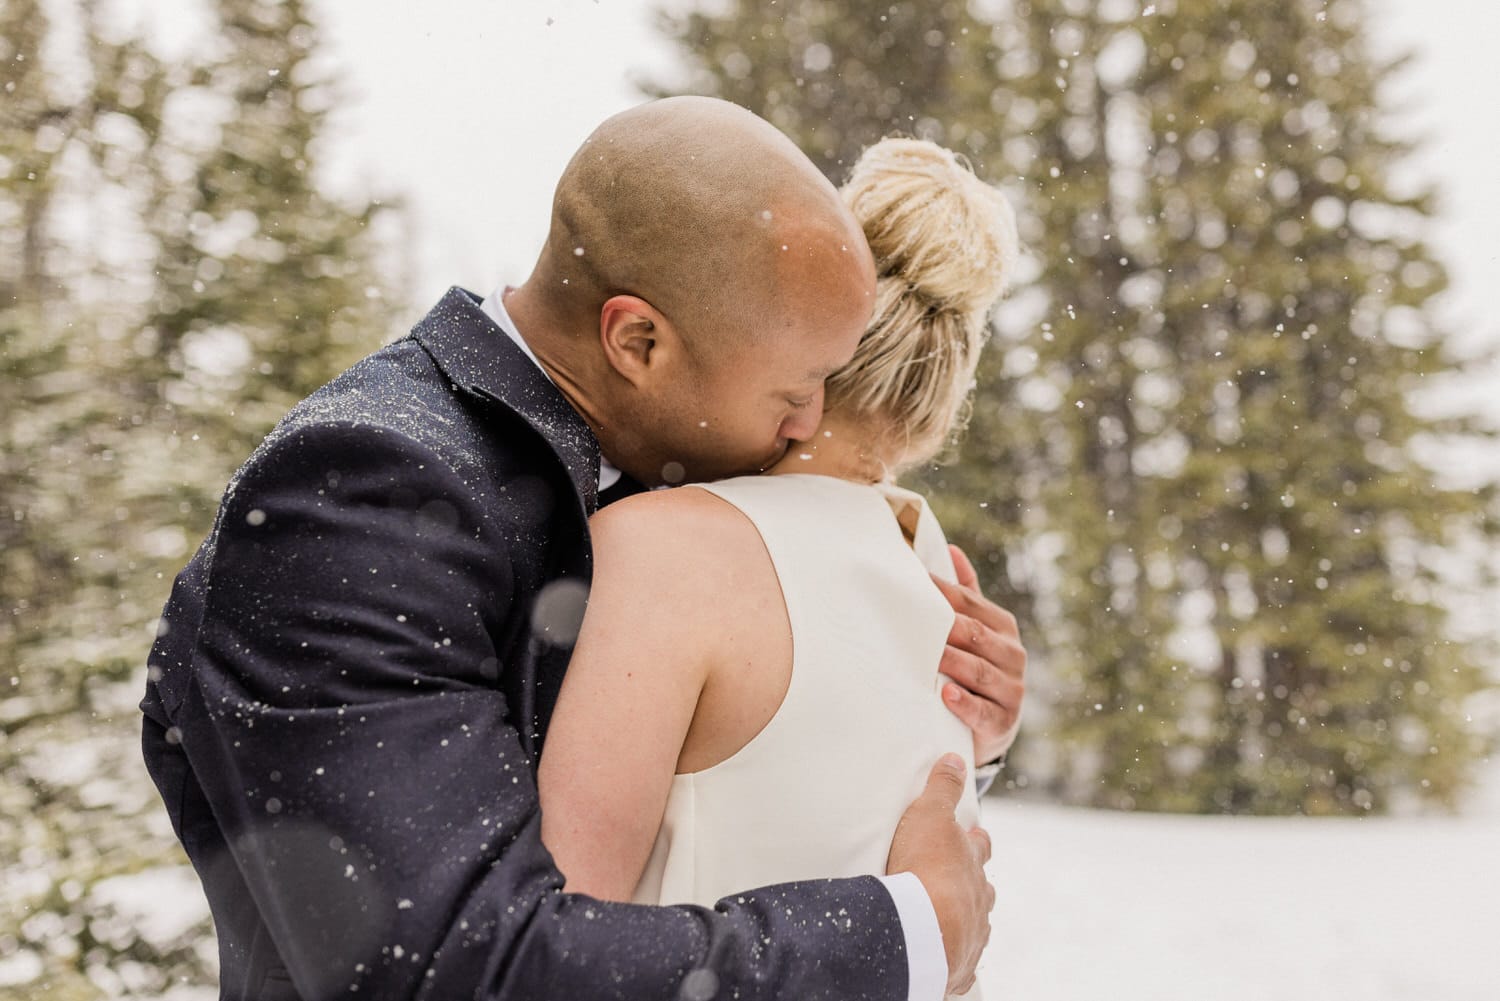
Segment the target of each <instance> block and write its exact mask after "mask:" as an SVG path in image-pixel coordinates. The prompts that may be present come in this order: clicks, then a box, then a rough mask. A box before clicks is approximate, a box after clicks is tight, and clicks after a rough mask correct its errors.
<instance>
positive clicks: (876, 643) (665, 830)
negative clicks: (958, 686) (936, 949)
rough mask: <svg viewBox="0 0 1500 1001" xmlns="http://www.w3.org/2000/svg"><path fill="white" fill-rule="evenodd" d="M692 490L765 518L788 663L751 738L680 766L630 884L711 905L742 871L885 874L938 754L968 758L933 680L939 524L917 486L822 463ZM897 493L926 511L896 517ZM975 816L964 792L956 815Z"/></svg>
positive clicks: (967, 819)
mask: <svg viewBox="0 0 1500 1001" xmlns="http://www.w3.org/2000/svg"><path fill="white" fill-rule="evenodd" d="M698 489H703V490H707V491H709V492H711V493H713V494H714V495H715V496H717V497H719V498H721V499H722V500H724V501H725V502H727V503H728V504H731V505H733V506H734V507H735V508H737V509H738V510H739V511H740V512H741V513H742V514H743V515H744V516H745V517H746V518H748V519H749V521H750V522H751V523H752V524H753V525H754V526H755V528H756V530H757V531H758V532H759V533H760V537H761V540H762V541H763V542H764V544H765V548H766V553H767V554H768V556H769V558H770V562H771V564H772V567H773V568H774V571H775V575H776V578H777V580H778V581H779V582H780V586H781V592H782V598H783V600H784V602H785V606H786V614H787V618H788V621H789V624H790V626H791V637H792V669H791V678H790V682H789V684H788V686H787V690H786V695H785V697H784V699H783V700H782V703H781V706H780V708H779V709H777V710H776V712H775V714H774V715H773V716H772V718H771V719H770V721H769V722H768V723H767V724H766V725H765V727H764V729H762V730H761V731H760V733H759V734H757V735H756V736H755V737H754V738H752V739H751V740H750V741H749V743H747V744H746V745H745V746H744V747H742V748H741V749H740V750H739V751H737V752H736V753H734V754H733V755H731V756H730V757H728V758H727V759H725V760H723V761H720V762H719V763H718V764H715V765H713V766H711V767H708V768H705V769H703V770H701V771H696V772H692V773H690V774H681V775H677V776H675V777H674V778H673V780H672V787H671V791H670V793H669V795H668V799H667V804H666V811H665V814H664V816H663V819H662V824H661V829H660V832H659V833H658V835H657V838H656V842H655V844H654V846H653V847H652V850H651V855H650V858H649V861H648V862H647V865H646V869H645V872H644V874H643V876H642V879H641V882H640V884H639V886H638V887H637V889H636V892H635V895H634V899H635V900H637V901H638V902H642V903H699V904H705V905H712V904H713V902H714V901H716V900H718V899H719V898H721V897H723V896H726V895H729V894H732V893H734V892H736V891H739V890H742V889H744V888H745V887H747V886H761V885H766V884H770V883H780V882H788V881H792V880H799V879H817V878H829V877H838V876H845V875H859V874H865V873H871V874H878V873H883V872H884V871H885V866H886V856H887V853H888V851H889V849H890V843H891V835H892V832H893V831H894V830H895V827H896V823H897V821H898V820H899V819H900V817H901V815H902V813H903V812H904V811H905V809H906V807H907V806H908V804H910V802H911V801H912V799H913V798H915V796H916V795H917V794H918V793H919V792H920V791H921V789H922V785H923V781H924V780H925V778H926V775H927V772H928V769H929V768H930V767H931V763H932V761H934V760H936V758H938V757H939V756H940V755H942V754H943V753H944V752H948V751H953V752H956V753H958V754H960V755H961V756H962V757H963V758H964V760H965V761H966V762H967V763H968V765H969V766H970V768H971V769H972V766H973V754H972V736H971V734H970V732H969V731H968V729H967V728H966V727H965V726H964V725H963V724H962V723H960V722H959V721H958V720H957V719H956V718H955V717H954V716H953V715H952V713H950V712H949V711H948V710H947V709H946V708H945V707H944V705H943V704H942V701H941V699H940V697H939V694H938V692H939V688H940V685H941V679H940V677H939V675H938V673H937V667H938V662H939V660H940V658H941V656H942V653H943V647H944V644H945V642H946V640H947V637H948V633H949V631H950V629H951V628H952V625H953V610H952V608H951V607H950V606H949V605H948V603H947V601H945V600H944V598H943V596H942V595H941V593H939V592H938V590H937V588H936V587H934V586H933V584H932V581H931V580H930V579H929V571H930V570H931V571H933V572H939V573H940V574H942V575H944V576H947V577H950V578H951V576H952V566H951V561H949V559H948V555H947V550H946V547H945V546H944V544H943V541H942V538H941V532H940V530H939V529H938V528H937V525H936V522H935V521H934V520H933V519H932V517H931V515H930V514H929V513H927V512H926V511H925V508H924V507H922V506H921V504H920V501H919V500H918V499H917V498H916V496H915V495H913V494H908V493H906V492H904V491H896V490H894V489H893V488H884V487H877V486H869V485H862V484H858V483H853V482H850V481H846V480H841V479H835V478H832V477H827V476H809V475H778V476H760V477H743V478H739V479H734V480H726V481H722V482H719V483H713V484H705V485H701V486H700V487H699V488H698ZM913 505H915V507H913ZM898 508H901V509H904V510H906V511H907V512H909V513H910V514H913V515H915V514H917V513H918V512H920V514H921V518H920V521H919V522H918V521H914V520H913V519H911V518H903V519H902V520H901V521H898V518H897V509H898ZM903 522H904V523H905V524H906V525H907V526H908V528H909V530H910V531H911V532H912V534H914V536H915V538H914V540H913V541H911V542H909V541H908V539H907V536H906V533H905V532H904V531H903V527H902V526H903ZM914 546H915V549H914ZM918 551H920V552H922V553H923V554H924V556H925V558H926V559H927V561H928V562H927V564H924V562H923V558H919V556H918V555H917V552H918ZM756 667H757V665H754V664H752V665H750V669H756ZM775 667H776V665H766V669H774V668H775ZM977 815H978V806H977V799H976V797H975V796H974V795H973V794H972V792H971V793H970V794H968V795H967V796H966V797H965V799H964V801H963V802H962V803H961V804H960V809H959V820H960V822H961V823H962V824H963V825H964V826H965V827H969V826H973V825H974V824H976V823H977Z"/></svg>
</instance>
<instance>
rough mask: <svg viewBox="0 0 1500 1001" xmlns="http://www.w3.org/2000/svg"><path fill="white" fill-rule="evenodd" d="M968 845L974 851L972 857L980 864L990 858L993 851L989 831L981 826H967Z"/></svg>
mask: <svg viewBox="0 0 1500 1001" xmlns="http://www.w3.org/2000/svg"><path fill="white" fill-rule="evenodd" d="M969 847H970V848H972V849H973V851H974V858H975V859H977V860H978V862H979V864H980V865H984V864H985V863H986V862H988V861H989V860H990V855H991V854H992V853H993V852H994V845H993V843H992V842H991V841H990V832H989V831H986V830H985V829H984V828H983V827H971V828H969Z"/></svg>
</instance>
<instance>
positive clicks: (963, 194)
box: [843, 138, 1020, 313]
mask: <svg viewBox="0 0 1500 1001" xmlns="http://www.w3.org/2000/svg"><path fill="white" fill-rule="evenodd" d="M843 192H844V199H845V201H846V202H847V203H848V205H849V207H850V209H851V210H852V211H853V212H854V215H855V216H856V218H858V219H859V220H860V223H861V224H862V225H863V227H864V230H865V236H866V238H867V239H868V240H869V242H870V250H871V251H872V252H873V253H874V255H875V265H876V267H877V268H878V269H879V271H880V273H881V274H882V275H889V276H893V277H900V278H903V279H905V280H906V281H907V282H908V283H909V284H910V285H911V286H912V287H913V288H914V289H915V290H916V291H917V292H918V293H919V294H921V295H922V296H923V297H924V298H927V299H930V300H932V302H933V303H934V304H935V305H936V306H937V307H938V308H940V309H952V310H955V311H957V312H960V313H972V312H980V311H982V312H985V313H987V312H988V310H989V307H990V305H991V304H992V303H993V302H994V301H995V300H996V299H997V298H999V296H1000V294H1001V293H1002V292H1004V291H1005V287H1006V285H1007V284H1008V283H1009V282H1010V279H1011V276H1012V273H1013V271H1014V269H1015V265H1016V258H1017V257H1018V255H1019V253H1020V241H1019V239H1018V237H1017V235H1016V219H1015V213H1014V212H1013V211H1012V210H1011V207H1010V203H1009V202H1007V201H1006V200H1005V196H1004V195H1002V194H1001V193H1000V192H999V191H997V190H996V189H995V188H993V187H991V186H990V185H988V184H986V183H984V182H983V181H981V180H980V179H979V178H978V177H976V176H975V175H974V172H973V171H972V170H970V169H969V168H968V166H967V165H965V164H964V163H962V162H960V161H959V159H958V157H957V156H955V155H954V154H953V153H952V152H950V151H949V150H946V149H944V148H943V147H941V146H938V145H936V144H935V143H930V142H927V141H925V140H921V139H897V138H887V139H882V140H881V141H880V142H878V143H876V144H875V145H873V146H871V147H869V148H868V149H866V150H865V152H864V154H863V155H861V156H860V158H859V161H858V162H857V163H856V164H855V165H854V170H853V171H852V172H851V173H850V175H849V180H848V181H847V182H846V183H845V184H844V187H843Z"/></svg>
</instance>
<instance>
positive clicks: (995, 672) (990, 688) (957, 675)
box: [938, 646, 1026, 707]
mask: <svg viewBox="0 0 1500 1001" xmlns="http://www.w3.org/2000/svg"><path fill="white" fill-rule="evenodd" d="M938 671H939V673H941V674H946V675H947V676H948V677H949V679H950V680H952V681H953V683H954V684H956V685H958V686H959V687H960V688H962V689H964V690H965V691H967V692H970V693H972V694H974V695H976V696H978V697H979V698H982V699H984V700H985V701H987V702H998V703H1000V704H1001V705H1004V706H1007V707H1015V706H1019V705H1020V704H1021V697H1022V695H1024V694H1025V691H1026V682H1025V680H1024V677H1023V676H1022V675H1021V673H1020V672H1019V671H1012V672H1007V671H1003V670H1001V669H1000V668H998V667H996V666H995V665H994V664H992V663H990V662H989V661H988V660H985V659H984V658H983V657H976V656H975V655H974V654H972V653H968V652H966V651H963V650H960V649H959V648H958V647H954V646H948V647H944V648H943V655H942V657H941V658H939V660H938ZM945 697H946V696H945Z"/></svg>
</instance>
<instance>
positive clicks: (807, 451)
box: [766, 413, 889, 483]
mask: <svg viewBox="0 0 1500 1001" xmlns="http://www.w3.org/2000/svg"><path fill="white" fill-rule="evenodd" d="M766 472H767V473H769V474H771V475H773V476H774V475H783V474H787V473H808V474H812V475H816V476H832V477H836V478H837V479H841V480H849V481H850V482H853V483H879V482H881V481H882V480H885V479H888V478H889V466H888V464H887V462H886V461H885V457H884V456H883V455H882V454H881V451H880V450H879V448H877V446H876V443H875V440H874V435H873V434H872V428H871V427H870V426H869V425H868V423H863V424H862V423H860V422H857V421H855V420H852V419H850V418H847V417H845V416H843V415H840V414H833V413H825V414H824V415H823V422H822V423H821V424H819V425H818V430H817V431H815V432H813V435H812V437H811V438H809V439H808V440H807V441H794V442H792V443H791V446H790V447H789V448H788V449H787V450H786V455H784V456H782V457H781V460H780V461H779V462H777V463H776V464H775V465H773V466H771V467H770V468H769V469H767V470H766Z"/></svg>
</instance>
